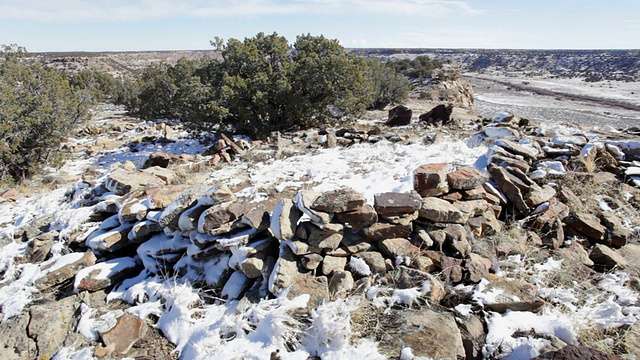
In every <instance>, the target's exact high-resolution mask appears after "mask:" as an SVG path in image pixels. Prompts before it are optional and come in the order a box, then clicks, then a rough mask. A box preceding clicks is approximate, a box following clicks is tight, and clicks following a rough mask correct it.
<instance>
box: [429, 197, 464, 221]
mask: <svg viewBox="0 0 640 360" xmlns="http://www.w3.org/2000/svg"><path fill="white" fill-rule="evenodd" d="M419 216H420V218H423V219H426V220H430V221H433V222H445V223H458V224H464V223H465V222H466V221H467V219H468V218H469V217H468V216H465V214H464V213H463V212H462V211H461V210H460V209H458V208H457V207H456V206H454V205H452V204H451V203H449V202H448V201H445V200H442V199H440V198H436V197H426V198H423V199H422V204H421V207H420V212H419Z"/></svg>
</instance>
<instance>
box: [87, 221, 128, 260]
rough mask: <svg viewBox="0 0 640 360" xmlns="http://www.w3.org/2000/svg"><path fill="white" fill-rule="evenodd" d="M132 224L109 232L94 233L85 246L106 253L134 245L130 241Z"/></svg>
mask: <svg viewBox="0 0 640 360" xmlns="http://www.w3.org/2000/svg"><path fill="white" fill-rule="evenodd" d="M132 227H133V226H132V225H131V224H130V223H125V224H122V225H120V226H118V227H117V228H115V229H112V230H109V231H100V230H98V231H94V232H93V233H91V235H89V236H88V237H87V240H86V241H85V245H86V246H87V247H88V248H91V249H93V250H97V251H104V252H110V253H112V252H116V251H118V250H120V249H123V248H125V247H127V246H129V245H131V244H132V242H130V241H129V232H130V231H131V229H132Z"/></svg>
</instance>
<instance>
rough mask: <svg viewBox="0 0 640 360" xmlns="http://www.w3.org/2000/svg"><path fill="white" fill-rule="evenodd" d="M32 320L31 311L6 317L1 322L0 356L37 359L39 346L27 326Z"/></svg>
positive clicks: (16, 358) (13, 358)
mask: <svg viewBox="0 0 640 360" xmlns="http://www.w3.org/2000/svg"><path fill="white" fill-rule="evenodd" d="M30 322H31V316H30V315H29V313H28V312H27V313H24V314H22V315H20V316H14V317H11V318H4V319H3V320H2V322H0V358H1V359H6V360H19V359H35V358H36V356H37V354H38V348H37V347H36V343H35V341H34V340H33V338H31V337H29V333H28V332H27V327H28V326H29V323H30Z"/></svg>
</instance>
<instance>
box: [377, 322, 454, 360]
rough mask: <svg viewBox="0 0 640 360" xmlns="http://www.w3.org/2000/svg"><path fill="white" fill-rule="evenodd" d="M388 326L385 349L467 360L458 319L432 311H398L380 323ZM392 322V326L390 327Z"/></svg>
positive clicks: (439, 357)
mask: <svg viewBox="0 0 640 360" xmlns="http://www.w3.org/2000/svg"><path fill="white" fill-rule="evenodd" d="M379 321H380V322H381V323H382V324H383V326H384V325H389V326H387V327H386V330H385V333H386V335H387V336H386V338H385V340H384V341H383V342H382V344H381V347H382V349H383V350H385V349H389V350H391V351H394V350H395V351H398V349H402V348H404V347H410V348H411V349H412V350H413V354H414V355H415V356H421V357H425V358H432V359H464V358H465V351H464V346H463V344H462V336H461V334H460V330H459V329H458V325H457V324H456V320H455V317H454V316H453V315H451V314H449V313H438V312H435V311H432V310H421V311H420V310H395V311H392V312H391V313H390V314H388V315H386V317H384V318H382V319H380V320H379ZM388 323H390V324H388Z"/></svg>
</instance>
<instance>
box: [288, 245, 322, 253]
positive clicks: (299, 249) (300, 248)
mask: <svg viewBox="0 0 640 360" xmlns="http://www.w3.org/2000/svg"><path fill="white" fill-rule="evenodd" d="M286 244H287V245H288V246H289V248H290V249H291V251H293V253H294V254H296V255H298V256H301V255H307V254H321V253H322V249H321V248H319V247H316V246H312V245H310V244H309V243H306V242H304V241H287V243H286Z"/></svg>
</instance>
